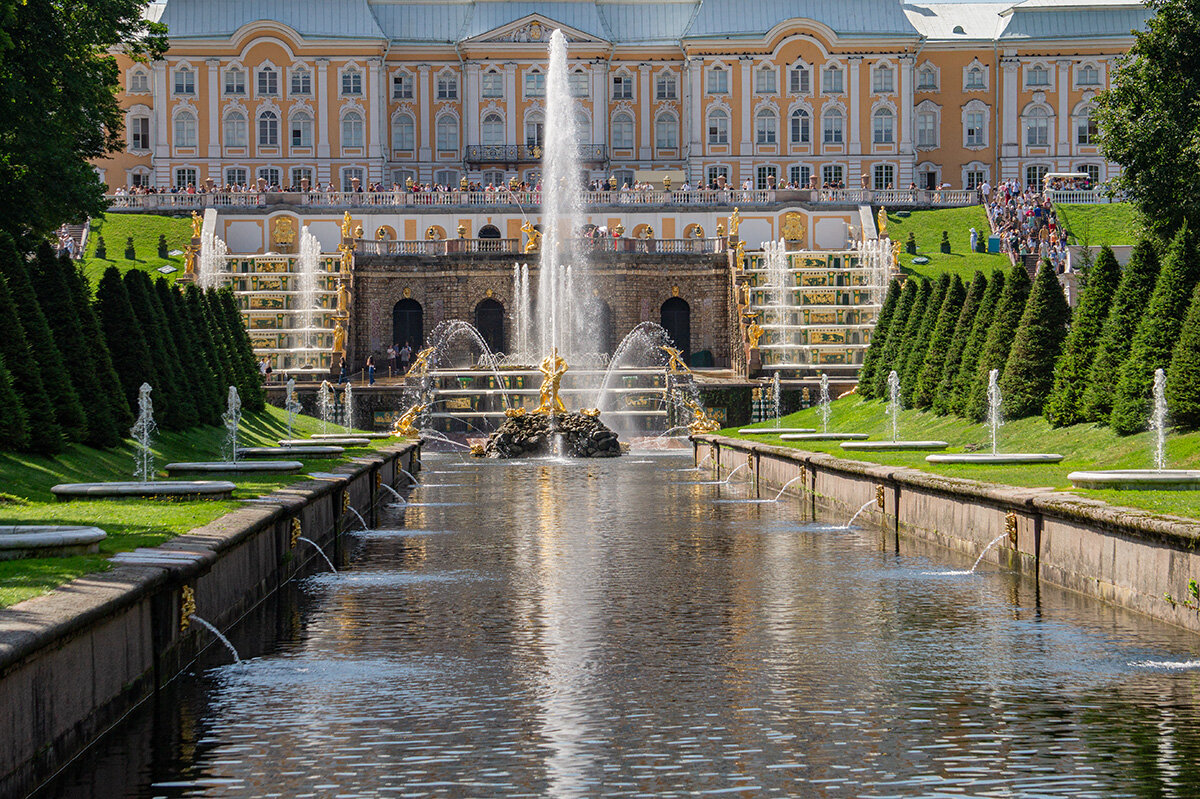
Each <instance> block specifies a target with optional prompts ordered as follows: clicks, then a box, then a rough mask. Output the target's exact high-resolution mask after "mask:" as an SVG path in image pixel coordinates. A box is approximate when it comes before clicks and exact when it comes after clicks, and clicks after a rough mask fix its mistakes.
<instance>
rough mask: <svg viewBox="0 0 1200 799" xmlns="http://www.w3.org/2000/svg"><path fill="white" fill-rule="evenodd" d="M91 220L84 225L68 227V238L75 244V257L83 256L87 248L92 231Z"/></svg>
mask: <svg viewBox="0 0 1200 799" xmlns="http://www.w3.org/2000/svg"><path fill="white" fill-rule="evenodd" d="M91 225H92V223H91V220H88V221H87V222H84V223H83V224H82V225H67V238H69V239H71V240H72V241H73V242H75V257H76V258H79V257H80V256H82V255H83V248H84V247H85V246H87V238H88V233H89V232H90V231H91Z"/></svg>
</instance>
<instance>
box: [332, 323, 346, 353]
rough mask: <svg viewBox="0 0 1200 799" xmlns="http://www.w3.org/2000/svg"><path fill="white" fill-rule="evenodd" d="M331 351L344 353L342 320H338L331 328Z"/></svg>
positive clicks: (344, 328)
mask: <svg viewBox="0 0 1200 799" xmlns="http://www.w3.org/2000/svg"><path fill="white" fill-rule="evenodd" d="M333 351H334V352H342V353H344V352H345V351H346V326H345V325H343V324H342V320H341V319H338V320H337V321H336V322H335V323H334V326H333Z"/></svg>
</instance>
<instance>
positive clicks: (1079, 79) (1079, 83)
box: [1075, 61, 1104, 89]
mask: <svg viewBox="0 0 1200 799" xmlns="http://www.w3.org/2000/svg"><path fill="white" fill-rule="evenodd" d="M1089 71H1090V72H1091V73H1092V74H1094V76H1095V78H1096V79H1095V80H1094V81H1088V82H1084V80H1083V77H1084V75H1085V74H1088V73H1089ZM1103 85H1104V73H1103V72H1102V71H1101V69H1100V65H1099V64H1097V63H1096V62H1094V61H1084V62H1083V63H1082V64H1076V65H1075V86H1076V87H1077V88H1080V89H1099V88H1100V87H1101V86H1103Z"/></svg>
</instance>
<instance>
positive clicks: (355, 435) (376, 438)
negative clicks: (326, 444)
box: [305, 430, 396, 441]
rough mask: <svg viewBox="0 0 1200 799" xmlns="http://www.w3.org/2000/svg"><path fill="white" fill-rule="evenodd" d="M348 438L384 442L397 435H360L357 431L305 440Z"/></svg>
mask: <svg viewBox="0 0 1200 799" xmlns="http://www.w3.org/2000/svg"><path fill="white" fill-rule="evenodd" d="M346 436H350V437H352V438H369V439H371V440H372V441H382V440H384V439H385V438H395V437H396V434H395V433H360V432H358V431H357V430H355V431H354V432H353V433H317V434H315V435H312V436H309V438H308V439H305V440H306V441H330V440H334V439H338V438H345V437H346Z"/></svg>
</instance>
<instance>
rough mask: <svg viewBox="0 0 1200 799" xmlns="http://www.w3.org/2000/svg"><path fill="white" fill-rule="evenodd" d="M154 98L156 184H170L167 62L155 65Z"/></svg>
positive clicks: (153, 133) (159, 62) (153, 132)
mask: <svg viewBox="0 0 1200 799" xmlns="http://www.w3.org/2000/svg"><path fill="white" fill-rule="evenodd" d="M153 71H154V74H153V78H154V84H153V92H154V93H153V95H152V96H153V98H154V130H153V131H152V135H153V136H154V158H153V161H152V163H153V164H154V184H155V185H156V186H169V185H170V174H171V169H170V164H169V163H168V160H169V158H170V154H171V146H170V136H171V127H170V124H169V123H168V122H167V119H168V118H167V105H168V104H169V103H170V95H169V94H168V93H167V62H166V61H155V62H154V66H153Z"/></svg>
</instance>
